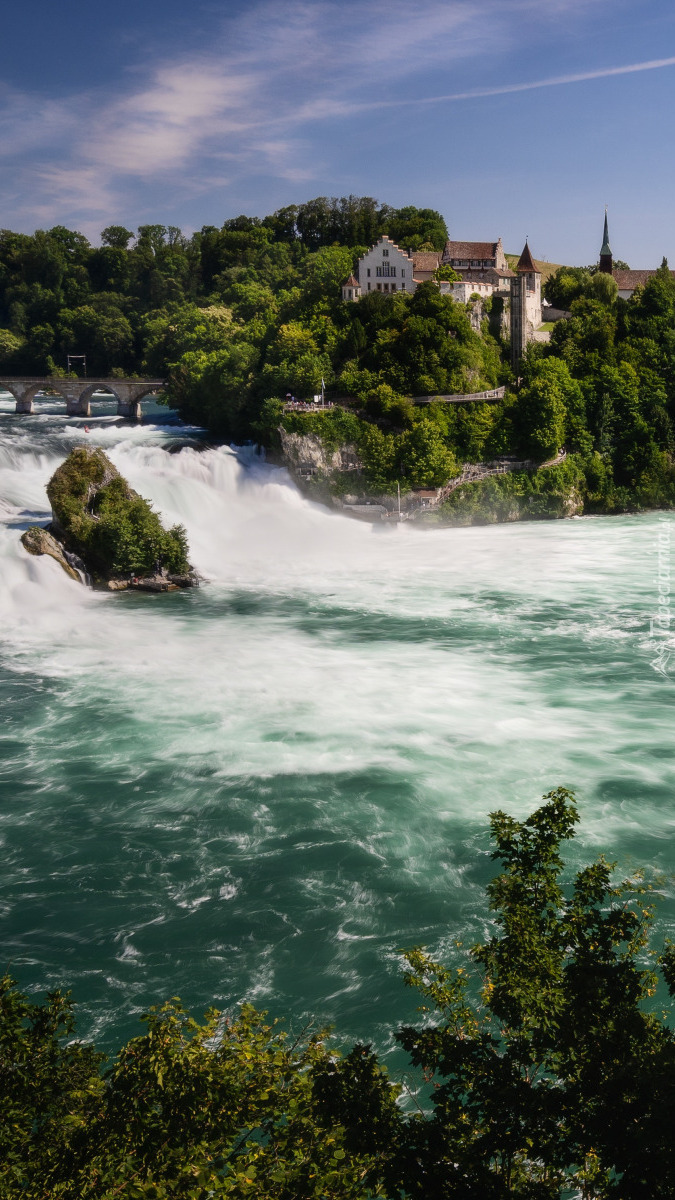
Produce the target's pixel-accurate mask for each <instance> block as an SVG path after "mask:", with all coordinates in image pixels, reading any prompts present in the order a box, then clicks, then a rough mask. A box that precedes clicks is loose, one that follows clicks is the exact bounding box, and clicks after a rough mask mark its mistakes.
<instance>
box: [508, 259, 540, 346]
mask: <svg viewBox="0 0 675 1200" xmlns="http://www.w3.org/2000/svg"><path fill="white" fill-rule="evenodd" d="M540 325H541V271H540V270H539V268H538V266H537V264H536V263H535V261H534V259H533V257H532V252H531V250H530V247H529V245H528V243H527V242H525V247H524V249H523V253H522V254H521V256H520V258H519V260H518V265H517V267H516V273H515V275H514V276H513V278H512V279H511V365H512V367H513V369H514V370H516V369H517V366H518V363H519V362H520V359H521V358H522V357H523V354H524V353H525V347H526V345H527V343H528V342H530V341H532V334H533V333H534V330H535V329H538V328H539V326H540Z"/></svg>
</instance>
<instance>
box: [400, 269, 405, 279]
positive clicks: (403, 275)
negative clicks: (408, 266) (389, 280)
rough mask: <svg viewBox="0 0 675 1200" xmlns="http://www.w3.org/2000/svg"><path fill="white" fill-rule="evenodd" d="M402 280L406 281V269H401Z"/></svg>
mask: <svg viewBox="0 0 675 1200" xmlns="http://www.w3.org/2000/svg"><path fill="white" fill-rule="evenodd" d="M401 279H405V267H401Z"/></svg>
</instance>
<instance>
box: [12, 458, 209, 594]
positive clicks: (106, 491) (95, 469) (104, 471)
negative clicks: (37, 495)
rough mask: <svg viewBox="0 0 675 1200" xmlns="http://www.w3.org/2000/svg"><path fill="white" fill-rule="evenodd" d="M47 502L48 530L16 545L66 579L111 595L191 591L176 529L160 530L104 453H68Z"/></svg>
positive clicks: (30, 533)
mask: <svg viewBox="0 0 675 1200" xmlns="http://www.w3.org/2000/svg"><path fill="white" fill-rule="evenodd" d="M47 495H48V497H49V501H50V504H51V506H52V515H53V520H52V523H51V525H50V526H49V528H48V530H45V529H42V528H41V527H38V526H31V527H30V529H28V530H27V531H26V532H25V533H24V535H23V537H22V539H21V540H22V542H23V544H24V546H25V547H26V549H27V550H28V551H29V553H30V554H49V555H51V557H52V558H55V559H56V561H57V562H59V563H60V564H61V566H62V567H63V569H64V570H65V571H67V573H68V574H69V575H71V576H72V577H74V578H78V579H81V578H82V575H83V573H84V574H85V575H89V576H90V577H91V579H92V581H93V583H94V584H95V585H98V586H107V587H108V588H110V590H112V591H122V590H124V589H126V588H129V587H132V588H138V589H140V590H143V591H152V592H166V591H174V590H176V589H177V588H179V587H194V586H195V585H196V584H197V576H196V573H195V571H194V569H193V568H192V567H191V566H190V563H189V561H188V546H187V538H186V534H185V530H184V528H183V527H182V525H175V526H173V528H172V529H168V530H167V529H164V527H163V525H162V523H161V521H160V519H159V517H158V515H157V513H156V512H155V511H154V509H153V508H152V506H151V505H150V504H149V503H148V501H147V500H144V499H143V497H142V496H139V495H138V493H137V492H135V491H134V490H133V488H131V487H130V486H129V484H128V483H127V481H126V479H124V478H123V476H122V475H120V473H119V471H118V470H117V468H116V467H115V466H114V465H113V463H111V461H110V459H109V458H108V457H107V455H106V454H104V452H103V450H101V449H99V448H96V449H90V448H89V447H88V446H78V447H77V448H76V449H75V450H73V451H71V453H70V454H69V455H68V458H67V459H66V460H65V462H64V463H62V465H61V466H60V467H59V468H58V469H57V470H56V471H55V472H54V474H53V475H52V477H51V479H50V481H49V483H48V484H47Z"/></svg>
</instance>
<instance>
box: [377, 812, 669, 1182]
mask: <svg viewBox="0 0 675 1200" xmlns="http://www.w3.org/2000/svg"><path fill="white" fill-rule="evenodd" d="M545 800H546V801H547V802H546V803H545V804H544V806H543V807H542V808H540V809H539V810H538V811H537V812H535V813H534V814H533V815H532V816H531V817H530V818H529V819H528V820H526V821H524V822H518V821H515V820H514V819H513V818H512V817H509V816H507V815H506V814H505V813H501V812H497V813H494V814H493V815H492V817H491V827H492V836H493V839H494V842H495V844H496V848H495V850H494V852H493V858H495V859H497V860H498V861H499V862H500V864H501V867H502V872H501V874H499V875H498V876H497V878H496V879H494V880H493V881H492V883H491V884H490V885H489V886H488V896H489V899H490V907H491V909H492V911H493V913H494V922H495V932H494V933H493V934H492V935H491V937H490V938H489V939H488V940H487V941H486V942H485V943H483V944H481V945H478V946H476V947H474V949H473V950H472V951H471V954H470V961H471V962H472V963H473V964H474V968H473V969H474V976H473V979H472V978H471V975H470V974H469V973H468V972H467V970H466V968H465V967H459V968H457V969H455V970H452V971H451V970H448V969H447V968H445V967H443V966H442V965H440V964H438V963H436V962H434V961H433V960H432V959H431V958H429V957H428V956H427V955H426V954H424V953H423V952H422V951H421V950H417V951H414V952H413V953H411V954H408V955H407V956H406V958H407V961H408V965H409V971H408V975H407V978H406V982H408V983H409V984H410V985H411V986H413V987H415V988H417V989H418V990H419V991H420V992H421V994H422V996H423V997H424V999H425V1002H426V1008H427V1011H429V1012H431V1013H434V1014H435V1017H436V1020H435V1021H433V1022H432V1023H430V1022H429V1019H428V1018H427V1020H426V1022H425V1024H424V1026H422V1027H421V1028H406V1029H404V1030H402V1031H401V1033H400V1034H399V1040H400V1042H401V1044H402V1045H403V1046H404V1047H405V1049H406V1050H407V1051H408V1052H409V1054H410V1055H411V1058H412V1060H413V1062H414V1063H415V1064H416V1065H417V1066H418V1067H421V1068H422V1069H423V1070H424V1072H425V1074H426V1076H427V1078H428V1079H429V1080H430V1082H431V1083H432V1084H433V1090H432V1103H433V1115H432V1117H431V1119H430V1120H425V1121H422V1120H420V1121H417V1122H416V1123H415V1125H414V1127H413V1131H412V1143H413V1146H414V1152H413V1160H414V1161H415V1162H416V1163H417V1164H419V1169H418V1174H417V1177H416V1178H413V1179H411V1178H408V1179H407V1181H406V1183H407V1189H408V1192H407V1194H409V1195H410V1196H413V1197H414V1196H420V1197H427V1196H429V1195H434V1196H436V1197H439V1198H441V1200H443V1198H445V1197H454V1196H458V1197H459V1196H461V1197H466V1198H467V1200H472V1198H473V1197H475V1198H476V1200H478V1198H479V1197H480V1198H481V1200H482V1198H483V1197H488V1196H489V1197H506V1196H507V1195H508V1196H518V1197H523V1198H525V1197H541V1198H542V1200H543V1198H545V1197H550V1198H551V1200H553V1198H554V1197H555V1198H556V1200H557V1198H558V1197H560V1196H561V1195H568V1194H572V1193H574V1194H581V1195H583V1196H584V1197H588V1198H590V1197H596V1198H600V1197H617V1198H621V1200H624V1198H625V1200H637V1198H639V1197H643V1196H644V1197H645V1198H647V1197H652V1196H653V1197H664V1198H665V1197H666V1196H668V1195H669V1194H671V1192H672V1188H673V1186H674V1183H675V1174H674V1172H675V1160H674V1158H673V1155H672V1148H671V1145H672V1144H671V1140H670V1134H669V1132H668V1126H667V1121H666V1120H664V1116H663V1112H664V1111H666V1110H669V1109H672V1104H673V1101H674V1100H675V1085H674V1083H673V1076H672V1074H671V1071H672V1064H673V1063H674V1062H675V1039H674V1038H673V1034H672V1032H671V1031H670V1030H669V1029H668V1027H667V1026H666V1025H665V1024H664V1023H663V1021H662V1019H661V1018H660V1017H658V1016H657V1015H656V1014H654V1013H652V1012H650V1011H648V1010H647V1009H646V1008H645V1004H646V1003H647V1002H648V1001H649V999H650V997H651V996H652V995H653V994H654V989H655V987H656V982H657V978H656V974H655V970H654V967H655V965H656V964H655V962H654V957H655V956H654V955H652V961H651V962H650V961H649V959H648V958H647V959H645V955H646V947H647V941H648V932H649V926H650V923H651V920H652V916H653V912H652V907H651V904H650V901H649V888H648V887H647V886H646V885H645V884H644V883H643V881H642V879H641V877H640V875H639V874H638V875H636V876H634V877H633V878H631V879H628V880H625V881H623V882H616V881H615V875H614V871H613V866H612V864H609V863H607V862H606V861H605V860H604V859H602V858H601V859H599V860H598V861H596V862H595V863H593V864H592V865H590V866H588V867H586V868H584V869H582V870H581V871H579V872H578V873H577V875H576V877H575V879H574V881H573V883H572V885H571V886H570V887H565V886H563V862H562V858H561V854H560V846H561V843H562V842H564V841H566V840H568V839H569V838H570V837H572V835H573V829H574V825H575V823H576V822H577V820H578V813H577V810H576V806H575V804H574V801H573V797H572V796H571V794H570V793H569V792H567V791H565V789H563V788H559V789H557V790H556V791H554V792H551V793H549V795H548V796H547V797H545ZM663 961H664V964H665V966H666V970H665V972H664V974H665V975H666V978H667V979H668V980H670V981H671V982H672V967H671V964H672V954H671V952H670V950H667V951H666V954H665V956H664V960H663ZM669 972H670V973H669ZM477 990H478V991H479V997H478V996H476V991H477ZM477 1001H478V1002H477ZM663 1106H665V1109H664V1107H663ZM576 1189H579V1191H578V1192H577V1191H576Z"/></svg>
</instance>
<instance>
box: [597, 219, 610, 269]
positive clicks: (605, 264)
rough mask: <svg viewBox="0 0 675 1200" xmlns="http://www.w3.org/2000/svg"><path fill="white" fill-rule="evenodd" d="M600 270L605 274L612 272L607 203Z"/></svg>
mask: <svg viewBox="0 0 675 1200" xmlns="http://www.w3.org/2000/svg"><path fill="white" fill-rule="evenodd" d="M600 270H601V271H602V272H603V274H605V275H611V274H612V250H611V247H610V244H609V225H608V224H607V205H605V230H604V234H603V238H602V248H601V250H600Z"/></svg>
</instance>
